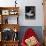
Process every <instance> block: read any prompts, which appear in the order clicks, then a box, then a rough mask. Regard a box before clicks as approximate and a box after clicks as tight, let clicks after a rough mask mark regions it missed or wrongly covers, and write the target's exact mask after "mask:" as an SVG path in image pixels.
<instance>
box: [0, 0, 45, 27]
mask: <svg viewBox="0 0 46 46" xmlns="http://www.w3.org/2000/svg"><path fill="white" fill-rule="evenodd" d="M14 1H15V0H9V1H8V0H0V6H2V7H4V6H5V7H7V6H8V7H9V6H15V3H14ZM17 3H18V4H17V6H19V7H20V10H19V15H20V16H19V24H20V26H43V24H44V23H43V6H42V0H38V1H37V0H21V1H20V0H17ZM25 6H35V7H36V11H35V12H36V16H35V19H34V20H32V19H30V20H26V19H25Z"/></svg>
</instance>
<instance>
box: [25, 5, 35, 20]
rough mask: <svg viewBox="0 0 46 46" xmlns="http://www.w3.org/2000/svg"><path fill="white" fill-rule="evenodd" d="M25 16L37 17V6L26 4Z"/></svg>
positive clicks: (27, 17) (29, 17)
mask: <svg viewBox="0 0 46 46" xmlns="http://www.w3.org/2000/svg"><path fill="white" fill-rule="evenodd" d="M25 18H26V19H35V6H25Z"/></svg>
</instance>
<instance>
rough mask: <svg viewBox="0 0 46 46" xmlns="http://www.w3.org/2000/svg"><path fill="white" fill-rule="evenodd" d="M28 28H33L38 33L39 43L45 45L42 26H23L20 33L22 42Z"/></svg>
mask: <svg viewBox="0 0 46 46" xmlns="http://www.w3.org/2000/svg"><path fill="white" fill-rule="evenodd" d="M28 28H32V29H33V30H34V32H36V34H37V37H38V39H39V41H40V42H41V43H43V30H42V26H21V27H20V32H19V39H20V42H21V40H22V38H23V36H24V33H25V31H26V30H27V29H28Z"/></svg>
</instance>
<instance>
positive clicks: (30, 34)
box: [21, 28, 41, 46]
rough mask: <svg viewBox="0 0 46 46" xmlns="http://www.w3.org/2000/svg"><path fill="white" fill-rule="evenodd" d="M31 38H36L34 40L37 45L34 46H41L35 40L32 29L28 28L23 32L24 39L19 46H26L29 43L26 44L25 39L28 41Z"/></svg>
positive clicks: (35, 36)
mask: <svg viewBox="0 0 46 46" xmlns="http://www.w3.org/2000/svg"><path fill="white" fill-rule="evenodd" d="M32 36H33V37H34V38H36V40H37V44H35V45H34V46H41V44H40V42H39V40H38V39H37V34H36V33H35V32H34V31H33V29H32V28H28V29H27V30H26V32H25V34H24V37H23V38H22V42H21V46H27V45H28V43H29V42H27V43H26V42H25V40H26V39H28V40H29V38H32ZM30 45H31V42H30ZM30 45H29V46H30Z"/></svg>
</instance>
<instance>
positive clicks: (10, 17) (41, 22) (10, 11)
mask: <svg viewBox="0 0 46 46" xmlns="http://www.w3.org/2000/svg"><path fill="white" fill-rule="evenodd" d="M28 28H32V29H33V31H34V32H35V33H36V34H37V37H38V40H39V42H40V43H41V44H42V46H46V33H45V32H46V1H45V0H44V1H43V0H38V1H37V0H35V1H34V0H29V1H28V0H25V1H24V0H21V1H20V0H9V1H8V0H0V46H21V42H22V39H23V37H24V34H25V32H26V30H27V29H28ZM39 46H40V45H39Z"/></svg>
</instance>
